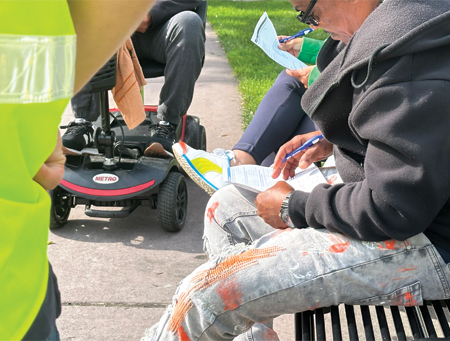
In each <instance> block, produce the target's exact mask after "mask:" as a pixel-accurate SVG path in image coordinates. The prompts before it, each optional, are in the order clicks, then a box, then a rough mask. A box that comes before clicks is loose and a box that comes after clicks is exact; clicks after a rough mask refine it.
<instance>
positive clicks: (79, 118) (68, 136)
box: [61, 83, 100, 151]
mask: <svg viewBox="0 0 450 341" xmlns="http://www.w3.org/2000/svg"><path fill="white" fill-rule="evenodd" d="M89 87H90V85H89V83H88V84H86V85H85V86H84V87H83V88H82V89H81V90H80V92H78V93H77V94H76V95H74V96H73V97H72V99H71V100H70V103H71V105H72V111H73V116H74V117H75V120H74V121H73V122H70V123H69V124H68V125H67V126H63V127H61V128H67V130H66V131H65V133H64V135H63V136H62V137H61V138H62V143H63V146H64V147H66V148H69V149H75V150H78V151H80V150H82V149H83V148H86V147H91V146H92V144H93V135H94V128H93V126H92V122H94V121H96V120H97V119H98V117H99V116H100V95H99V93H90V92H89Z"/></svg>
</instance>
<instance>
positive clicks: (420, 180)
mask: <svg viewBox="0 0 450 341" xmlns="http://www.w3.org/2000/svg"><path fill="white" fill-rule="evenodd" d="M317 63H318V67H319V69H320V70H321V71H322V74H321V76H320V77H319V78H318V79H317V80H316V81H315V82H314V84H313V85H312V86H311V87H310V88H309V89H308V90H307V91H306V93H305V95H304V96H303V99H302V107H303V109H304V110H305V112H306V113H307V114H308V115H309V116H310V117H311V118H312V119H313V121H314V122H315V123H316V124H317V126H318V127H319V129H320V130H321V131H322V133H323V134H324V136H325V138H326V139H327V140H328V141H330V142H331V143H333V144H334V154H335V158H336V165H337V168H338V170H339V173H340V174H341V176H342V178H343V180H344V182H345V183H344V184H342V185H333V186H330V185H321V186H318V187H316V188H315V189H314V190H313V191H312V192H311V193H305V192H301V191H295V192H294V193H293V194H292V196H291V200H290V202H289V214H290V216H291V218H292V221H293V223H294V225H295V226H296V227H299V228H301V227H306V226H311V227H314V228H326V229H328V230H330V231H333V232H340V233H343V234H345V235H347V236H350V237H352V238H356V239H359V240H367V241H382V240H388V239H396V240H405V239H407V238H409V237H411V236H414V235H416V234H418V233H421V232H424V233H425V235H427V236H428V238H429V239H430V240H431V242H432V243H433V244H434V245H436V246H438V250H439V249H440V251H442V249H443V250H444V251H445V250H446V251H448V252H450V202H449V199H450V0H388V1H385V2H384V3H382V4H381V5H380V6H378V8H377V9H375V10H374V11H373V12H372V13H371V14H370V15H369V17H368V18H367V19H366V21H365V22H364V23H363V25H362V26H361V27H360V29H359V30H358V31H357V32H356V33H355V34H354V35H353V37H352V38H351V40H350V41H349V43H348V44H347V45H344V44H342V43H339V42H336V41H333V40H332V39H328V41H327V42H326V43H325V45H324V46H323V48H322V50H321V52H320V54H319V56H318V62H317Z"/></svg>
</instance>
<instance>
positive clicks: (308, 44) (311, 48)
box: [297, 37, 325, 65]
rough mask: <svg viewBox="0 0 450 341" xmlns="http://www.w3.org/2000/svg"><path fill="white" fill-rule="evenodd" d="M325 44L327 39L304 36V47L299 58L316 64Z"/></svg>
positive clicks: (304, 61)
mask: <svg viewBox="0 0 450 341" xmlns="http://www.w3.org/2000/svg"><path fill="white" fill-rule="evenodd" d="M323 44H325V40H317V39H312V38H307V37H303V43H302V48H301V49H300V52H299V54H298V57H297V58H298V59H300V60H301V61H302V62H303V63H306V64H311V65H312V64H316V60H317V55H318V54H319V51H320V49H321V48H322V46H323Z"/></svg>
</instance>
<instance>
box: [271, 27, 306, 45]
mask: <svg viewBox="0 0 450 341" xmlns="http://www.w3.org/2000/svg"><path fill="white" fill-rule="evenodd" d="M312 31H314V30H313V29H312V28H305V29H304V30H301V31H300V32H297V33H296V34H294V35H293V36H290V37H287V38H283V39H281V40H280V41H279V43H285V42H287V41H288V40H291V39H295V38H298V37H302V36H304V35H307V34H308V33H311V32H312Z"/></svg>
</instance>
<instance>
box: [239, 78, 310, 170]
mask: <svg viewBox="0 0 450 341" xmlns="http://www.w3.org/2000/svg"><path fill="white" fill-rule="evenodd" d="M305 91H306V89H305V87H304V86H303V84H302V83H301V82H300V81H299V80H298V79H297V78H295V77H291V76H289V75H288V74H287V73H286V71H284V70H283V71H282V72H281V73H280V74H279V76H278V78H277V79H276V81H275V83H274V84H273V85H272V87H271V88H270V89H269V91H267V93H266V95H265V96H264V98H263V99H262V101H261V103H260V104H259V106H258V109H257V110H256V112H255V115H254V117H253V119H252V121H251V122H250V124H249V126H248V128H247V129H246V130H245V132H244V134H243V135H242V137H241V139H240V140H239V141H238V143H236V145H235V146H234V147H233V149H238V150H243V151H245V152H248V153H249V154H250V155H251V156H252V157H253V158H254V159H255V161H256V163H257V164H261V165H264V166H270V165H271V164H272V163H273V160H274V158H275V154H276V152H277V151H278V149H279V148H280V147H281V146H282V145H283V144H285V143H286V142H287V141H289V140H290V139H292V138H293V137H294V136H296V135H300V134H305V133H308V132H311V131H314V130H316V128H315V126H314V123H313V122H312V120H311V119H310V118H309V117H308V116H307V115H306V114H305V112H304V111H303V109H302V107H301V105H300V101H301V99H302V96H303V94H304V93H305Z"/></svg>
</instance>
